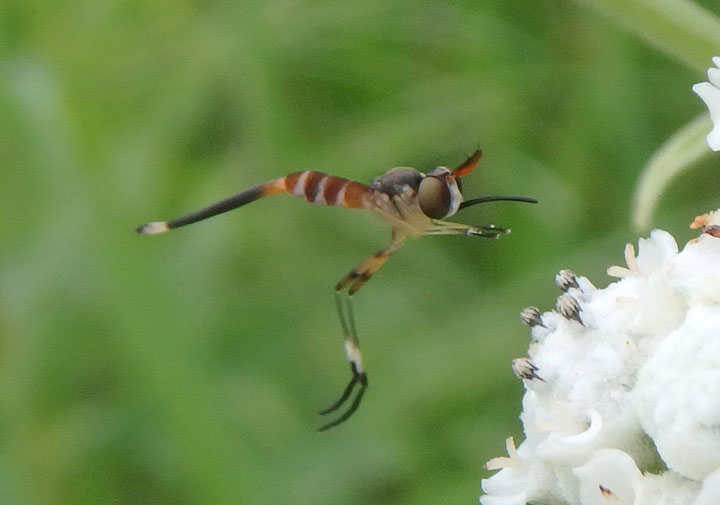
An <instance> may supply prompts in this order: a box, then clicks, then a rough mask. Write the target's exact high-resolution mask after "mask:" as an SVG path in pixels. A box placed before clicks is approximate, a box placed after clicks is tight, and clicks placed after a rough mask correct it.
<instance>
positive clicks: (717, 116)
mask: <svg viewBox="0 0 720 505" xmlns="http://www.w3.org/2000/svg"><path fill="white" fill-rule="evenodd" d="M712 61H713V63H714V64H715V67H717V68H715V67H710V68H709V69H708V80H709V81H710V82H701V83H698V84H695V85H694V86H693V87H692V90H693V91H694V92H695V93H697V95H698V96H699V97H700V98H702V100H703V101H704V102H705V105H706V106H707V108H708V110H709V111H710V119H711V120H712V122H713V129H712V131H711V132H710V133H709V134H708V136H707V142H708V145H709V146H710V149H712V150H713V151H720V56H715V57H714V58H713V59H712Z"/></svg>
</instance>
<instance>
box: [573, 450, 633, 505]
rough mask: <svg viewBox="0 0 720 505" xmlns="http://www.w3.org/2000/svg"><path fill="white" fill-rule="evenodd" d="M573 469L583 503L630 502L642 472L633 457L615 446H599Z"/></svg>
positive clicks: (621, 503)
mask: <svg viewBox="0 0 720 505" xmlns="http://www.w3.org/2000/svg"><path fill="white" fill-rule="evenodd" d="M573 473H574V474H575V475H577V476H578V477H579V480H580V483H579V490H580V503H582V504H583V505H609V504H613V505H614V504H617V505H633V503H634V502H635V492H636V489H637V488H638V486H639V484H640V481H641V479H642V478H643V476H642V473H640V470H638V467H637V465H636V464H635V461H634V460H633V459H632V458H631V457H630V456H629V455H628V454H627V453H625V452H623V451H619V450H617V449H601V450H599V451H597V452H596V453H595V454H594V455H593V456H592V458H591V459H590V460H589V461H588V462H587V463H585V464H584V465H583V466H580V467H578V468H575V469H574V470H573Z"/></svg>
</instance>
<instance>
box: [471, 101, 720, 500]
mask: <svg viewBox="0 0 720 505" xmlns="http://www.w3.org/2000/svg"><path fill="white" fill-rule="evenodd" d="M718 93H719V94H720V90H718ZM691 226H692V227H693V228H701V229H702V231H703V234H702V235H701V236H700V237H699V238H697V239H695V240H693V241H691V242H690V243H688V244H687V245H686V246H685V247H684V249H683V250H682V251H680V252H678V246H677V244H676V242H675V240H674V239H673V237H672V236H671V235H670V234H669V233H667V232H664V231H661V230H654V231H653V232H652V233H651V234H650V238H649V239H641V240H640V242H639V250H638V254H637V256H636V255H635V250H634V248H633V246H632V245H630V244H628V246H627V247H626V249H625V260H626V263H627V267H610V268H609V269H608V274H609V275H611V276H613V277H618V278H619V280H618V281H616V282H614V283H612V284H610V285H609V286H607V287H606V288H604V289H597V288H595V286H593V285H592V283H591V282H590V281H589V280H588V279H587V278H585V277H582V276H576V275H575V274H573V273H572V272H570V271H567V270H564V271H562V272H561V273H560V274H558V277H557V278H556V284H557V285H558V286H559V287H560V288H561V289H562V290H563V291H564V293H563V295H561V296H560V297H559V298H558V305H557V308H556V310H554V311H549V312H544V313H541V312H540V311H539V310H538V309H537V308H534V307H532V308H528V309H526V310H525V311H523V316H522V319H523V321H524V322H525V323H526V324H528V325H530V326H531V334H532V342H531V344H530V348H529V351H528V357H526V358H519V359H518V360H515V361H514V362H513V370H514V371H515V374H516V375H517V376H518V377H519V378H520V379H522V380H523V382H524V385H525V388H526V392H525V395H524V398H523V411H522V414H521V416H520V417H521V420H522V422H523V426H524V431H525V440H524V441H523V442H522V443H521V444H520V445H519V446H518V447H517V448H516V447H515V444H514V442H513V440H512V439H508V440H507V451H508V457H502V458H495V459H492V460H490V461H489V462H488V463H487V465H486V468H488V469H489V470H499V472H498V473H496V474H495V475H493V476H491V477H490V478H488V479H485V480H483V481H482V487H483V491H484V492H485V493H486V494H485V495H484V496H482V497H481V498H480V502H481V503H482V505H525V504H526V503H543V504H547V505H555V504H563V505H568V504H582V505H599V504H613V505H670V504H687V505H717V504H718V503H720V210H718V211H716V212H713V213H710V214H706V215H703V216H699V217H698V218H696V220H695V222H693V224H692V225H691Z"/></svg>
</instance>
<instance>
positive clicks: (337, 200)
mask: <svg viewBox="0 0 720 505" xmlns="http://www.w3.org/2000/svg"><path fill="white" fill-rule="evenodd" d="M270 184H271V187H272V190H271V191H270V192H273V193H274V192H278V193H279V192H281V191H284V192H285V193H288V194H291V195H295V196H298V197H300V198H304V199H305V201H307V202H309V203H312V204H315V205H333V206H338V207H347V208H349V209H362V208H365V206H366V204H365V202H366V201H367V197H368V196H369V195H370V194H371V193H372V190H371V189H370V187H369V186H366V185H365V184H362V183H360V182H355V181H351V180H349V179H345V178H343V177H337V176H334V175H329V174H325V173H322V172H315V171H313V170H305V171H304V172H294V173H292V174H289V175H286V176H285V177H282V178H280V179H275V180H274V181H272V182H271V183H270Z"/></svg>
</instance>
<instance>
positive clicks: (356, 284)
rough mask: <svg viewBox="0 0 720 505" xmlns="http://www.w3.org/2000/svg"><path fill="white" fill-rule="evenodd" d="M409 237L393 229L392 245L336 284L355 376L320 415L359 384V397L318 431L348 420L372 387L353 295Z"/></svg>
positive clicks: (334, 408) (369, 257)
mask: <svg viewBox="0 0 720 505" xmlns="http://www.w3.org/2000/svg"><path fill="white" fill-rule="evenodd" d="M404 240H405V236H404V235H402V236H400V235H398V234H397V233H395V232H393V238H392V242H391V243H390V245H389V246H388V247H386V248H384V249H380V250H379V251H377V252H376V253H374V254H371V255H370V256H368V257H367V258H365V259H364V260H363V261H361V262H360V263H359V264H358V265H357V266H355V268H353V269H352V270H350V271H349V272H348V273H347V275H345V277H343V278H342V279H340V282H338V283H337V285H336V286H335V303H336V304H337V311H338V316H339V317H340V325H341V326H342V331H343V339H344V343H345V355H346V356H347V359H348V361H349V362H350V371H351V372H352V377H351V378H350V382H348V385H347V386H346V387H345V390H344V391H343V393H342V395H341V396H340V398H338V400H337V401H335V402H334V403H333V404H332V405H330V406H329V407H328V408H326V409H324V410H321V411H320V415H326V414H329V413H331V412H334V411H336V410H337V409H339V408H340V407H341V406H342V405H343V404H345V402H346V401H347V400H348V399H349V398H350V396H351V395H352V393H353V390H354V389H355V387H356V386H357V385H358V384H359V385H360V391H358V393H357V395H356V396H355V399H354V400H353V401H352V403H351V404H350V407H348V409H347V410H346V411H345V412H344V413H343V414H342V415H340V416H339V417H338V418H337V419H335V420H334V421H332V422H330V423H328V424H325V425H323V426H322V427H320V429H319V430H318V431H325V430H327V429H328V428H332V427H333V426H337V425H338V424H340V423H342V422H343V421H345V420H347V419H348V418H349V417H350V416H351V415H352V414H353V413H354V412H355V411H356V410H357V408H358V407H359V406H360V402H361V401H362V397H363V395H364V394H365V389H366V388H367V386H368V379H367V373H365V368H364V367H363V362H362V353H361V352H360V342H359V340H358V337H357V331H356V329H355V316H354V315H353V306H352V300H353V299H352V296H353V295H354V294H355V293H356V292H357V290H358V289H360V288H361V287H362V286H363V284H365V283H366V282H367V281H368V280H370V278H371V277H372V276H373V275H374V274H375V272H377V271H378V270H380V268H381V267H382V266H383V265H384V264H385V262H386V261H387V260H388V258H389V257H390V255H392V253H393V252H395V251H396V250H398V249H399V248H400V246H402V244H403V241H404Z"/></svg>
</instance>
